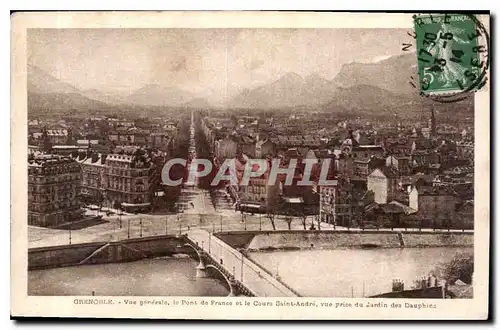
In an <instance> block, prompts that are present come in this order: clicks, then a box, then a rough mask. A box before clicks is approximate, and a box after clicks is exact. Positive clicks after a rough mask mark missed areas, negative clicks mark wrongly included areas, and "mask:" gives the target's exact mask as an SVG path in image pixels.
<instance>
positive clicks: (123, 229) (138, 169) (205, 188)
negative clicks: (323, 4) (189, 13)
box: [12, 13, 490, 318]
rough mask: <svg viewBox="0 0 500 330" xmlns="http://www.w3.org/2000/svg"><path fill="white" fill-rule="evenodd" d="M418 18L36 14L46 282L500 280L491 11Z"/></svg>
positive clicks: (399, 298) (32, 190) (299, 286)
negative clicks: (71, 17) (106, 20)
mask: <svg viewBox="0 0 500 330" xmlns="http://www.w3.org/2000/svg"><path fill="white" fill-rule="evenodd" d="M65 14H69V13H58V14H56V16H52V17H51V19H52V20H54V19H55V17H57V15H62V16H63V15H65ZM208 14H209V13H206V15H208ZM290 14H292V13H290ZM318 14H319V13H318ZM329 14H330V15H334V14H333V13H329ZM37 15H41V16H43V14H42V13H38V14H37ZM281 15H283V16H284V17H285V18H286V17H287V14H286V13H281ZM309 15H310V17H311V19H312V20H314V17H315V14H314V13H309ZM339 15H340V14H339ZM348 15H349V14H347V13H344V16H342V17H346V16H348ZM362 15H364V16H363V17H366V16H370V15H372V16H377V17H379V18H380V19H384V16H385V19H387V20H390V18H391V16H390V15H389V14H383V13H379V14H368V13H367V14H362ZM352 16H353V17H352V20H356V19H357V18H356V14H352ZM400 16H404V19H403V20H404V22H409V24H407V26H406V25H401V24H400V26H399V27H397V26H396V27H386V26H387V25H383V24H381V26H380V27H377V26H373V24H372V25H371V26H363V25H362V24H359V27H356V26H355V24H352V23H351V24H345V26H346V27H342V26H336V27H328V26H326V27H321V26H316V27H313V26H308V27H301V26H299V25H300V24H299V25H298V26H297V27H294V26H291V25H290V26H288V27H287V26H283V25H280V24H277V25H276V27H272V26H267V27H266V26H264V25H265V24H264V25H262V26H256V27H244V26H243V27H239V26H229V25H226V26H223V25H221V26H219V27H217V26H215V27H213V26H210V27H200V26H194V27H184V26H170V27H157V28H156V27H151V26H149V27H130V26H126V27H109V26H107V27H106V28H95V27H85V26H83V27H79V26H76V24H74V22H73V23H72V26H69V27H56V26H49V27H44V26H43V24H41V25H42V26H40V27H36V26H35V27H33V26H30V27H29V28H26V29H25V30H24V32H25V40H24V42H25V49H24V52H25V55H24V56H25V61H22V62H18V64H19V63H22V66H21V65H19V66H18V67H17V70H20V71H19V72H23V80H22V81H18V84H19V85H24V88H25V93H21V94H22V95H20V96H19V98H20V99H21V98H23V101H20V102H21V103H20V104H24V105H25V106H26V109H25V110H24V113H25V114H24V117H20V118H21V119H23V120H24V122H20V121H18V122H17V125H18V126H17V127H19V128H18V129H15V128H13V130H12V131H13V134H16V135H19V138H18V139H17V140H18V141H21V140H24V141H25V142H24V143H23V144H21V145H19V148H16V149H17V151H16V152H17V154H19V158H17V159H18V161H19V162H24V164H23V167H22V168H23V169H25V172H24V173H25V174H24V175H25V177H24V178H23V179H22V180H21V181H19V182H21V183H22V184H20V185H19V186H17V187H16V189H17V190H18V191H19V192H17V196H18V198H22V199H24V200H25V202H24V204H23V205H24V207H23V210H20V212H21V213H17V214H20V215H23V216H22V217H21V216H20V217H17V216H16V217H14V223H16V224H18V226H22V228H24V229H23V230H22V233H23V234H22V236H23V237H20V238H19V242H25V243H22V244H25V245H26V249H25V250H23V251H22V254H21V251H20V252H19V253H20V254H19V255H20V256H21V257H22V259H23V260H24V261H23V263H22V265H23V266H22V267H20V268H22V269H21V270H20V273H19V274H22V272H24V274H25V275H23V276H24V277H25V281H26V295H27V297H28V298H29V299H32V298H33V299H39V298H43V297H52V298H54V297H71V300H68V303H67V304H71V305H73V307H72V308H73V313H78V312H76V308H77V307H78V306H79V305H101V306H100V307H99V306H93V307H95V308H103V307H108V306H105V305H113V308H118V307H119V306H120V305H127V304H134V305H135V304H138V305H140V306H143V305H144V306H147V305H152V306H153V305H167V306H168V305H170V304H172V305H176V304H180V305H186V307H190V306H199V304H200V302H199V301H196V300H192V299H194V298H200V297H204V298H206V299H207V300H205V301H206V302H207V303H208V305H212V306H217V305H221V306H224V305H225V304H229V306H231V303H227V301H228V300H227V299H228V298H226V297H238V298H242V299H244V298H250V300H248V301H249V303H248V304H249V305H251V307H255V306H270V307H271V306H272V307H273V308H276V307H280V306H281V307H283V308H284V307H294V306H299V307H300V306H302V307H308V306H312V307H311V308H313V307H314V308H322V307H324V306H326V305H324V304H325V303H323V302H322V303H320V302H319V301H318V302H316V301H315V300H314V298H339V299H341V301H351V300H349V299H353V298H355V299H362V300H360V301H363V302H364V304H365V307H380V308H383V307H388V306H389V307H394V306H390V305H391V304H392V305H394V304H399V305H402V308H406V309H410V310H412V309H415V310H418V311H419V312H423V310H429V309H436V308H437V307H436V304H437V302H439V301H443V302H444V301H448V300H457V299H458V300H461V301H464V300H465V301H471V302H472V301H474V298H478V296H477V291H476V288H477V285H478V279H479V283H480V284H479V285H480V286H481V287H482V291H481V293H482V294H487V290H488V289H487V286H488V283H487V276H488V275H487V274H488V265H487V259H488V256H487V255H484V256H483V258H485V259H483V260H486V261H485V262H486V264H481V267H480V268H479V269H480V270H478V264H477V258H478V255H477V254H475V253H474V251H475V247H476V246H475V244H476V245H477V244H480V245H484V246H485V248H486V252H487V251H488V250H487V246H488V245H489V242H488V230H489V204H488V200H489V195H488V192H487V191H483V192H482V193H483V195H481V196H483V197H482V204H480V205H482V207H481V209H482V210H483V212H480V211H478V209H477V206H478V204H477V203H478V193H481V192H478V190H477V189H482V188H478V180H485V179H486V180H489V167H488V166H489V151H488V148H489V135H486V139H487V141H484V140H483V141H481V140H478V139H477V134H478V130H481V129H482V128H480V127H478V126H477V118H478V116H485V117H483V119H482V122H483V123H484V122H485V119H484V118H486V123H487V125H488V127H489V119H488V118H489V117H488V116H489V111H490V109H489V103H488V102H486V104H487V105H486V106H484V102H483V103H481V104H482V106H481V107H478V104H479V103H478V100H477V97H478V96H477V94H479V93H481V94H483V95H484V96H485V97H486V100H487V101H488V100H489V94H488V92H487V91H486V92H485V89H487V88H488V84H489V82H488V79H487V71H488V68H489V57H488V45H489V35H488V29H487V28H485V27H484V24H485V23H484V22H486V23H488V19H489V16H486V20H482V21H480V20H478V19H477V18H476V16H475V15H470V14H443V15H439V14H436V15H435V16H432V15H421V16H415V15H414V16H413V17H412V14H400ZM123 17H124V16H123ZM256 17H258V15H257V16H253V18H256ZM18 18H22V16H20V17H18ZM372 18H373V17H372ZM214 19H215V18H214ZM362 19H363V18H362V17H360V18H359V20H362ZM352 20H351V21H352ZM366 21H369V19H368V18H367V19H366ZM371 22H373V20H372V21H371ZM318 25H319V24H318ZM368 25H370V24H368ZM471 34H472V38H470V36H471ZM447 46H448V47H447ZM16 97H17V96H16ZM19 111H21V112H22V111H23V110H22V109H19ZM14 120H15V118H14V117H13V121H14ZM13 125H14V124H13ZM13 127H14V126H13ZM21 127H22V128H21ZM485 132H486V134H489V133H488V131H485ZM21 133H22V135H23V136H22V137H21V136H20V134H21ZM482 137H483V138H484V137H485V135H484V134H483V135H482ZM481 143H482V144H483V148H482V152H483V154H480V155H478V152H477V146H478V144H481ZM21 147H22V148H21ZM484 153H486V154H484ZM23 157H24V158H23ZM478 162H479V163H478ZM485 164H486V167H484V166H485ZM478 165H480V166H481V167H480V168H481V169H482V170H481V171H483V174H482V175H481V176H480V177H479V178H478V174H477V173H478V172H477V171H478V167H477V166H478ZM23 171H24V170H23ZM20 173H23V172H20ZM484 174H486V176H485V175H484ZM14 175H15V174H14V173H13V180H15V179H14ZM13 182H14V181H13ZM24 183H26V186H24ZM482 183H483V184H487V183H486V182H484V181H483V182H482ZM21 190H22V191H21ZM484 193H486V195H484ZM479 203H481V201H479ZM485 203H486V205H485ZM478 214H480V215H481V216H480V217H479V218H478ZM478 225H479V226H481V230H482V232H481V233H482V235H485V236H482V237H483V238H481V239H479V240H478V238H477V230H478ZM20 228H21V227H20ZM483 251H484V250H483ZM475 259H476V265H475V262H474V261H475ZM12 262H13V263H14V262H15V260H14V259H13V261H12ZM13 267H14V266H13ZM478 271H481V272H482V278H483V279H484V276H486V282H484V281H483V282H481V281H482V280H481V278H480V277H478ZM125 297H134V299H135V300H128V298H127V299H125ZM154 297H156V298H154ZM158 297H163V298H165V299H167V298H169V299H170V298H172V299H174V298H175V299H176V297H178V298H179V299H177V300H162V299H163V298H158ZM186 297H187V298H186ZM189 297H190V298H191V299H190V298H189ZM263 297H265V298H278V299H277V300H273V301H268V300H265V301H263V300H259V298H263ZM219 298H224V299H223V300H217V299H219ZM288 298H294V299H292V300H289V299H288ZM213 299H215V300H213ZM231 299H234V298H230V300H229V302H231V301H233V300H231ZM311 299H313V300H311ZM345 299H347V300H345ZM394 299H395V300H394ZM486 299H487V298H486ZM134 301H135V302H134ZM234 301H237V300H234ZM234 301H233V303H232V304H233V305H234ZM326 301H330V300H326ZM334 301H340V300H334ZM482 301H483V300H481V302H482ZM486 301H487V300H486ZM394 302H395V303H394ZM245 303H246V302H245ZM245 303H244V304H245ZM201 304H202V305H203V301H201ZM334 304H335V303H334ZM336 304H339V303H338V302H337V303H336ZM350 304H351V303H349V305H346V306H349V307H351V305H350ZM356 304H357V303H356ZM370 305H372V306H370ZM352 306H354V300H353V301H352ZM361 306H363V304H361ZM109 307H111V306H109ZM336 307H345V306H340V305H338V306H336ZM357 307H359V306H357ZM482 307H483V309H484V310H485V312H486V311H487V306H482ZM68 308H69V307H68ZM337 312H338V309H337ZM195 313H196V311H195V310H191V314H192V317H194V318H196V314H195ZM299 314H301V315H302V316H306V315H307V313H306V311H305V310H304V312H300V313H299Z"/></svg>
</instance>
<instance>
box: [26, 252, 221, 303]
mask: <svg viewBox="0 0 500 330" xmlns="http://www.w3.org/2000/svg"><path fill="white" fill-rule="evenodd" d="M197 264H198V263H197V262H196V261H195V260H193V259H190V258H189V257H187V256H186V257H174V258H159V259H146V260H140V261H135V262H128V263H112V264H101V265H85V266H76V267H64V268H52V269H43V270H34V271H29V272H28V294H29V295H50V296H52V295H55V296H66V295H69V296H73V295H74V296H78V295H91V294H92V291H94V292H95V295H96V296H207V297H208V296H227V295H228V294H229V290H228V289H227V288H226V287H225V286H224V285H223V284H222V283H221V282H219V281H218V280H215V279H210V278H196V277H195V275H196V269H195V267H196V265H197Z"/></svg>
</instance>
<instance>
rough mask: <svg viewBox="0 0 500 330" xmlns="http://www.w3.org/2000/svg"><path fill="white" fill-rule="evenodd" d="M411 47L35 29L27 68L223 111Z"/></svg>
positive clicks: (208, 33)
mask: <svg viewBox="0 0 500 330" xmlns="http://www.w3.org/2000/svg"><path fill="white" fill-rule="evenodd" d="M409 41H411V40H409V37H408V35H407V30H406V29H31V30H29V33H28V64H30V65H35V66H38V67H39V68H41V69H43V70H44V71H46V72H47V73H49V74H51V75H53V76H55V77H56V78H58V79H60V80H62V81H64V82H67V83H70V84H72V85H74V86H75V87H77V88H79V89H81V90H86V89H94V88H95V89H98V90H101V91H105V92H107V93H110V94H111V93H121V94H131V93H133V92H134V91H136V90H138V89H139V88H141V87H143V86H144V85H147V84H158V85H162V86H175V87H178V88H181V89H183V90H186V91H188V92H191V93H193V94H194V95H195V96H197V97H203V98H206V99H207V100H208V101H209V102H210V103H212V104H214V105H222V104H224V103H225V102H226V101H227V100H229V99H230V98H231V97H233V96H235V95H236V94H238V93H239V92H241V91H242V90H244V89H245V88H253V87H256V86H260V85H263V84H266V83H270V82H272V81H275V80H277V79H279V78H280V77H281V76H283V75H284V74H286V73H288V72H294V73H297V74H299V75H301V76H302V77H304V78H305V77H307V76H309V75H311V74H313V73H316V74H318V75H320V76H322V77H324V78H326V79H333V78H334V77H335V75H336V74H337V73H338V72H339V71H340V69H341V67H342V65H344V64H346V63H350V62H362V63H369V62H377V61H380V60H383V59H386V58H388V57H390V56H392V55H399V54H401V53H402V51H401V48H402V44H403V43H404V42H409Z"/></svg>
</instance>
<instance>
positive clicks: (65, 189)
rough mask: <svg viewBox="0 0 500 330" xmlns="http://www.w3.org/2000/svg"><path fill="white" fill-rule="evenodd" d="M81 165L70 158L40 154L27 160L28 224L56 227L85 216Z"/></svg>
mask: <svg viewBox="0 0 500 330" xmlns="http://www.w3.org/2000/svg"><path fill="white" fill-rule="evenodd" d="M80 171H81V170H80V166H79V164H78V163H77V162H76V161H75V160H73V159H72V158H70V157H65V156H60V155H50V154H45V155H38V156H34V157H32V158H30V159H29V162H28V225H33V226H41V227H54V226H57V225H60V224H63V223H67V222H71V221H76V220H79V219H81V218H82V216H83V211H82V209H81V208H80V201H79V195H80Z"/></svg>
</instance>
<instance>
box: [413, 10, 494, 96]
mask: <svg viewBox="0 0 500 330" xmlns="http://www.w3.org/2000/svg"><path fill="white" fill-rule="evenodd" d="M413 22H414V31H412V33H408V34H409V35H411V36H412V37H413V38H414V39H415V47H416V56H415V60H416V62H417V65H416V67H417V71H418V73H417V75H416V77H417V79H418V81H415V77H413V76H412V77H411V81H410V84H411V85H412V86H414V87H415V89H419V90H420V95H422V96H423V97H428V98H431V99H432V100H435V101H438V102H446V103H447V102H457V101H460V100H463V99H465V98H467V97H469V96H470V95H471V93H473V92H475V91H477V90H479V89H481V88H482V87H483V86H484V85H485V84H486V82H487V72H488V68H489V65H490V59H489V55H488V51H489V41H490V39H489V34H488V31H487V30H486V28H485V27H484V25H483V24H482V23H481V22H480V21H479V19H477V17H476V16H475V15H472V14H434V15H433V14H422V15H414V16H413ZM411 46H412V44H409V43H405V44H403V51H409V50H411Z"/></svg>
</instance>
